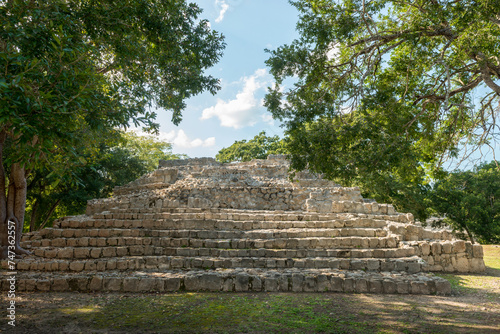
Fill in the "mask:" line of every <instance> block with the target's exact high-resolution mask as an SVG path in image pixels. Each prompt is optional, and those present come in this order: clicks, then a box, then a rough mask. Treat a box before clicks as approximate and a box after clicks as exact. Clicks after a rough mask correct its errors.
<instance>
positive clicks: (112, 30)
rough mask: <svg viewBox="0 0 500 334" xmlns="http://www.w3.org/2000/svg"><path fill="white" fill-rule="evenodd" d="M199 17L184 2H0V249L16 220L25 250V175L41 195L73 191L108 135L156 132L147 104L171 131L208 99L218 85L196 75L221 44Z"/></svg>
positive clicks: (219, 51) (208, 64)
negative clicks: (193, 102)
mask: <svg viewBox="0 0 500 334" xmlns="http://www.w3.org/2000/svg"><path fill="white" fill-rule="evenodd" d="M200 13H201V9H200V8H199V7H198V6H197V5H196V4H194V3H191V4H188V3H187V2H186V1H185V0H124V1H114V0H100V1H95V0H29V1H24V0H7V1H2V2H0V23H1V26H2V29H0V68H1V69H2V75H1V76H0V246H6V230H5V221H6V220H7V219H14V220H16V221H17V222H18V224H17V226H16V230H17V233H16V237H17V239H18V240H17V241H16V242H17V244H16V252H17V253H18V254H25V253H26V251H24V250H22V248H21V247H20V245H19V240H20V238H21V231H20V227H21V226H22V224H23V221H24V212H25V204H26V190H27V189H26V178H27V177H29V175H30V173H31V172H33V171H36V173H41V176H39V177H42V178H43V179H46V180H47V181H44V182H43V184H44V185H43V186H42V185H39V188H42V189H45V188H46V189H49V188H50V189H52V190H54V189H58V188H57V187H58V186H59V184H62V185H64V187H69V185H72V187H71V188H72V189H73V190H75V189H77V187H78V184H77V183H78V182H77V181H78V180H84V177H83V176H82V173H84V170H85V168H91V166H93V165H92V164H91V162H92V161H93V159H94V158H95V154H97V153H100V152H101V151H100V150H99V149H98V148H99V145H101V143H102V142H103V141H106V140H107V139H108V138H110V137H111V136H113V133H114V132H115V128H117V127H124V128H127V127H129V125H130V124H129V123H130V122H132V123H133V124H134V125H136V126H140V125H143V126H144V127H145V128H146V129H147V130H151V131H156V130H157V129H158V124H157V123H155V117H156V114H155V112H153V111H152V108H153V107H159V108H163V109H166V110H169V111H171V112H172V121H173V123H175V124H178V123H179V122H180V121H181V118H182V117H181V114H182V111H183V109H184V108H185V102H184V101H185V100H186V99H188V98H190V97H192V96H194V95H196V94H199V93H201V92H204V91H209V92H210V93H212V94H215V92H216V91H217V90H218V89H219V88H220V87H219V81H218V80H217V79H216V78H213V77H212V76H210V75H205V74H204V72H205V70H206V69H208V68H209V67H211V66H213V65H214V64H215V63H216V62H217V61H218V60H219V59H220V57H221V55H222V50H223V49H224V47H225V44H224V42H223V37H222V36H221V35H220V34H218V33H217V32H214V31H212V30H211V29H210V26H209V23H208V22H207V21H206V20H202V19H200V18H199V14H200ZM116 150H118V149H116ZM89 163H90V164H89ZM107 163H111V161H108V162H107ZM9 174H10V175H9ZM90 174H92V173H90ZM35 177H36V175H35ZM4 180H9V182H10V183H9V184H8V185H7V184H6V183H5V182H4ZM49 180H50V187H49ZM90 181H91V180H89V182H90ZM47 187H49V188H47ZM84 188H85V187H84ZM52 190H51V193H53V191H52ZM40 191H41V192H43V191H44V190H40ZM64 191H65V190H64ZM64 191H63V190H61V194H63V193H65V192H64ZM87 192H88V189H87V188H85V190H84V193H87ZM61 196H62V195H61ZM75 196H76V197H78V198H80V197H81V196H80V195H78V194H76V193H75ZM82 196H83V195H82ZM69 198H70V196H65V197H61V199H60V200H61V202H63V201H66V200H69ZM35 209H36V207H33V209H32V210H34V211H36V210H35ZM35 213H36V212H35ZM7 216H10V218H9V217H7ZM35 216H36V215H35ZM2 250H3V252H2V256H5V251H6V247H2Z"/></svg>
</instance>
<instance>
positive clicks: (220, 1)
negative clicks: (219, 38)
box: [215, 0, 229, 23]
mask: <svg viewBox="0 0 500 334" xmlns="http://www.w3.org/2000/svg"><path fill="white" fill-rule="evenodd" d="M215 5H216V6H217V7H220V12H219V16H218V17H217V18H216V19H215V22H217V23H219V22H221V21H222V20H223V19H224V15H225V14H226V12H227V10H228V9H229V5H228V4H227V3H226V0H215Z"/></svg>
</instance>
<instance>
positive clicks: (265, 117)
mask: <svg viewBox="0 0 500 334" xmlns="http://www.w3.org/2000/svg"><path fill="white" fill-rule="evenodd" d="M261 118H262V120H263V121H264V122H265V123H267V124H269V125H271V126H274V119H273V116H272V115H271V114H264V115H261Z"/></svg>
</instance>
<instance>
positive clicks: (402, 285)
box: [396, 281, 410, 294]
mask: <svg viewBox="0 0 500 334" xmlns="http://www.w3.org/2000/svg"><path fill="white" fill-rule="evenodd" d="M396 291H397V293H400V294H408V293H410V284H409V282H406V281H399V282H397V283H396Z"/></svg>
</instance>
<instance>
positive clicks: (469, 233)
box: [464, 224, 475, 244]
mask: <svg viewBox="0 0 500 334" xmlns="http://www.w3.org/2000/svg"><path fill="white" fill-rule="evenodd" d="M464 229H465V232H467V235H468V236H469V239H470V242H471V243H472V244H475V241H474V237H473V236H472V233H471V232H470V231H469V229H468V228H467V225H466V224H464Z"/></svg>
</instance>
